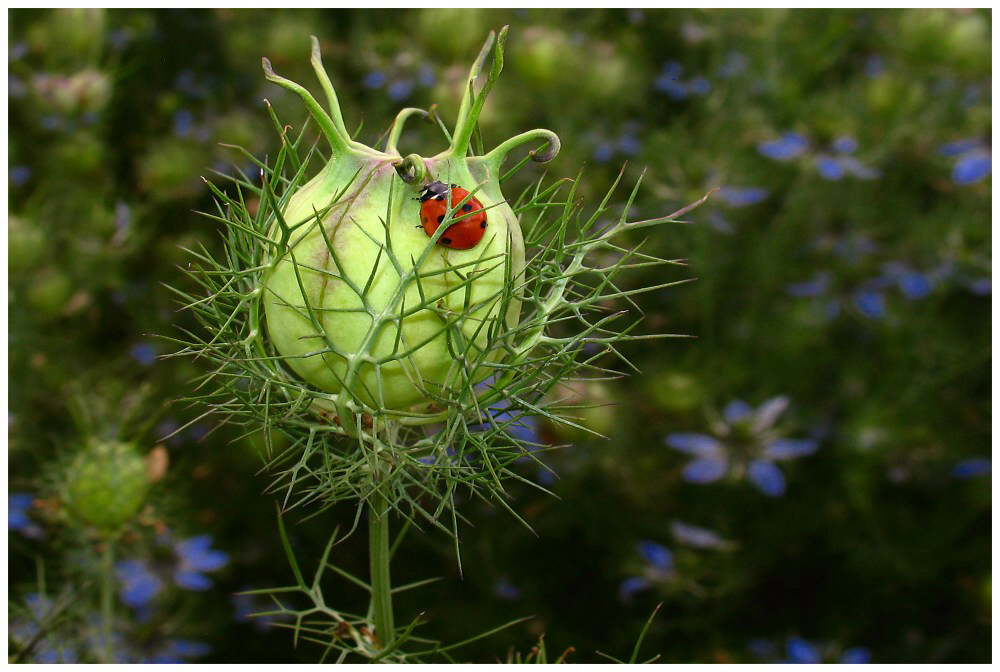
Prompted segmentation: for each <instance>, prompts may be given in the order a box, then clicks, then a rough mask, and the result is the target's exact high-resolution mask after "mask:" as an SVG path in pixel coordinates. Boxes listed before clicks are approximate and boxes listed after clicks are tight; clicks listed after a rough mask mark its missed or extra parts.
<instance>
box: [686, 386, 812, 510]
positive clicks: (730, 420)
mask: <svg viewBox="0 0 1000 672" xmlns="http://www.w3.org/2000/svg"><path fill="white" fill-rule="evenodd" d="M787 407H788V398H787V397H774V398H773V399H770V400H768V401H766V402H764V403H763V404H761V405H760V406H759V407H758V408H756V409H754V408H753V407H752V406H750V405H749V404H747V403H746V402H744V401H742V400H735V401H732V402H730V403H729V404H727V405H726V407H725V408H724V409H723V412H722V421H721V422H720V423H716V425H715V427H714V432H715V434H716V436H709V435H707V434H699V433H685V432H679V433H673V434H669V435H668V436H667V438H666V444H667V445H668V446H670V447H671V448H673V449H674V450H677V451H679V452H682V453H685V454H687V455H691V456H693V457H694V458H695V459H693V460H691V461H690V462H688V463H687V464H686V465H685V466H684V468H683V470H682V471H681V478H683V479H684V480H685V481H687V482H689V483H695V484H699V485H703V484H706V483H713V482H715V481H718V480H720V479H721V478H723V477H724V476H726V475H727V474H729V475H731V476H733V477H734V478H743V477H745V478H746V479H747V480H748V481H750V482H751V483H752V484H753V485H754V486H755V487H756V488H757V489H758V490H759V491H760V492H762V493H764V494H765V495H768V496H771V497H778V496H780V495H782V494H784V492H785V477H784V474H782V472H781V470H780V469H779V468H778V467H777V466H776V465H775V464H774V463H775V462H778V461H783V460H790V459H795V458H799V457H803V456H806V455H811V454H812V453H814V452H816V450H817V449H818V447H819V444H818V443H817V442H816V441H815V440H812V439H786V438H782V437H781V436H780V435H778V434H777V433H776V432H775V431H774V429H773V427H774V425H775V423H776V422H777V420H778V418H779V417H780V416H781V414H782V413H784V411H785V409H786V408H787Z"/></svg>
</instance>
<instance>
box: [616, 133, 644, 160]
mask: <svg viewBox="0 0 1000 672" xmlns="http://www.w3.org/2000/svg"><path fill="white" fill-rule="evenodd" d="M618 151H619V152H621V153H622V154H626V155H628V156H635V155H636V154H638V153H639V152H641V151H642V141H640V140H639V138H637V137H636V136H634V135H631V134H626V135H623V136H621V137H620V138H618Z"/></svg>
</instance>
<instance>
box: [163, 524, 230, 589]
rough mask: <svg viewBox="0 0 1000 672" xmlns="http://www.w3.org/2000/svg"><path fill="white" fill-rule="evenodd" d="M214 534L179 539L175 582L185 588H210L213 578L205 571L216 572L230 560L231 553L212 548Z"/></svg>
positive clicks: (176, 547) (175, 546) (176, 545)
mask: <svg viewBox="0 0 1000 672" xmlns="http://www.w3.org/2000/svg"><path fill="white" fill-rule="evenodd" d="M211 546H212V536H211V535H208V534H202V535H199V536H197V537H192V538H190V539H185V540H183V541H179V542H177V543H176V544H175V545H174V553H175V554H176V556H177V560H178V566H177V568H176V569H175V570H174V583H176V584H177V585H178V586H180V587H181V588H184V589H185V590H208V589H209V588H211V587H212V580H211V579H209V578H208V577H207V576H205V572H214V571H215V570H217V569H221V568H223V567H225V566H226V563H228V562H229V555H228V554H227V553H225V552H223V551H216V550H212V548H211Z"/></svg>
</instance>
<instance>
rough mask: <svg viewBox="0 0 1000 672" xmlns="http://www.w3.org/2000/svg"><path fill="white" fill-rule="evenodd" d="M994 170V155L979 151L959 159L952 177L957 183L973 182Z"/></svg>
mask: <svg viewBox="0 0 1000 672" xmlns="http://www.w3.org/2000/svg"><path fill="white" fill-rule="evenodd" d="M992 172H993V157H991V156H989V155H986V154H981V153H978V152H977V153H975V154H970V155H968V156H963V157H962V158H961V159H959V160H958V163H956V164H955V168H954V170H952V172H951V179H952V180H954V182H955V184H973V183H974V182H978V181H979V180H981V179H983V178H984V177H986V176H987V175H989V174H990V173H992Z"/></svg>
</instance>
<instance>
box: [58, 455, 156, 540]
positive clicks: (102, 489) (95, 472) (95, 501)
mask: <svg viewBox="0 0 1000 672" xmlns="http://www.w3.org/2000/svg"><path fill="white" fill-rule="evenodd" d="M148 491H149V479H148V477H147V475H146V461H145V459H143V457H142V455H140V454H139V451H138V449H137V448H136V446H135V445H134V444H131V443H121V442H118V441H91V442H90V443H88V444H87V446H86V447H85V448H84V449H83V450H82V451H81V452H80V453H79V454H78V455H77V456H76V458H74V460H73V461H72V463H71V464H70V468H69V470H68V473H67V474H66V481H65V489H64V494H63V499H64V504H65V506H66V509H67V511H69V513H70V515H71V516H73V518H74V519H76V520H78V521H79V522H81V523H84V524H85V525H88V526H90V527H93V528H96V529H98V530H100V531H102V532H114V531H116V530H118V529H120V528H121V527H122V526H123V525H125V524H126V523H128V522H129V521H130V520H132V519H133V518H134V517H135V516H136V514H138V513H139V511H140V509H142V505H143V504H144V503H145V501H146V494H147V492H148Z"/></svg>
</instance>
